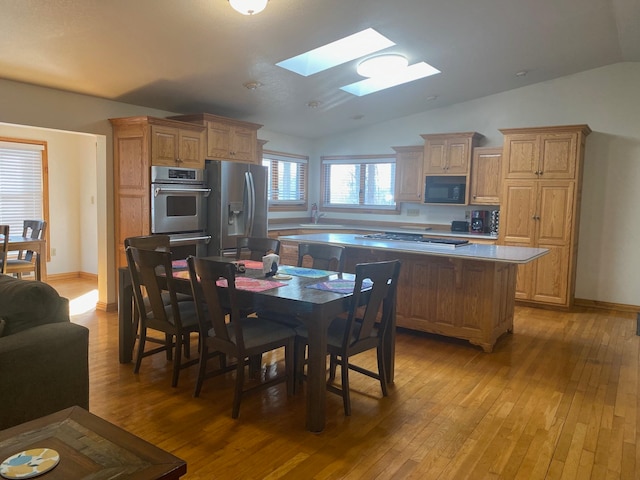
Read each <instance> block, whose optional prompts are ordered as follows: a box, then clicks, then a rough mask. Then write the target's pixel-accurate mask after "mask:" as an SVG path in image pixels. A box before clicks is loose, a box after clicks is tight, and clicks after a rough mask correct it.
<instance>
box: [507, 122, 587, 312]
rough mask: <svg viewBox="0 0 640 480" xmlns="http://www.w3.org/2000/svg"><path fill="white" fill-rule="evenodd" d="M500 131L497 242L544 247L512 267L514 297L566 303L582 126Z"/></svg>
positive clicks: (572, 269)
mask: <svg viewBox="0 0 640 480" xmlns="http://www.w3.org/2000/svg"><path fill="white" fill-rule="evenodd" d="M500 131H501V132H502V133H503V134H504V146H503V162H502V163H503V167H502V179H503V187H502V196H501V203H502V207H501V211H500V233H499V240H498V242H499V244H501V245H513V246H522V247H540V248H547V249H549V253H548V254H547V255H545V256H543V257H541V258H539V259H538V260H536V261H535V262H531V263H529V264H526V265H519V266H518V277H517V284H516V298H517V299H518V300H521V301H525V302H531V303H536V304H543V305H551V306H557V307H566V308H568V307H571V305H572V304H573V299H574V292H575V277H576V257H577V252H578V226H579V225H578V222H579V218H580V195H581V189H582V170H583V161H584V145H585V139H586V137H587V135H589V133H591V129H590V128H589V127H588V126H587V125H568V126H558V127H539V128H517V129H503V130H500Z"/></svg>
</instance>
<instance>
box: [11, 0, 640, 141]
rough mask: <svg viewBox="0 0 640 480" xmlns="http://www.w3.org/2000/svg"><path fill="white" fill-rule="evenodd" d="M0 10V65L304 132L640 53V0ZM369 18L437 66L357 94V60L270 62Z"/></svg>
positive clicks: (161, 3)
mask: <svg viewBox="0 0 640 480" xmlns="http://www.w3.org/2000/svg"><path fill="white" fill-rule="evenodd" d="M0 12H1V14H0V78H4V79H9V80H15V81H19V82H25V83H30V84H35V85H41V86H45V87H51V88H56V89H61V90H66V91H71V92H77V93H82V94H87V95H93V96H97V97H102V98H106V99H111V100H116V101H119V102H125V103H130V104H134V105H140V106H146V107H152V108H157V109H161V110H167V111H170V112H176V113H196V112H209V113H215V114H219V115H224V116H229V117H234V118H239V119H243V120H248V121H253V122H256V123H261V124H264V125H265V127H266V128H268V129H269V130H271V131H275V132H281V133H285V134H290V135H296V136H302V137H309V138H314V137H321V136H326V135H332V134H335V133H337V132H340V131H344V130H349V129H353V128H359V127H362V126H365V125H369V124H373V123H378V122H381V121H385V120H389V119H393V118H398V117H403V116H407V115H411V114H414V113H418V112H422V111H426V110H429V109H432V108H437V107H442V106H445V105H450V104H454V103H459V102H462V101H466V100H470V99H474V98H479V97H483V96H486V95H490V94H494V93H498V92H502V91H506V90H510V89H514V88H518V87H521V86H525V85H529V84H533V83H537V82H541V81H545V80H549V79H553V78H557V77H561V76H565V75H570V74H573V73H576V72H580V71H584V70H588V69H592V68H596V67H600V66H604V65H608V64H613V63H618V62H623V61H634V62H637V61H640V0H393V1H391V0H270V1H269V4H268V5H267V8H266V9H265V10H264V11H263V12H262V13H260V14H258V15H255V16H243V15H240V14H239V13H237V12H236V11H234V10H233V9H231V7H230V6H229V4H228V2H227V0H0ZM368 27H373V28H374V29H376V30H377V31H378V32H380V33H382V34H383V35H385V36H386V37H387V38H389V39H391V40H392V41H394V42H395V43H396V45H395V46H393V47H389V48H387V49H386V50H385V52H394V53H401V54H403V55H405V56H406V57H407V58H408V59H409V61H410V63H412V64H413V63H415V62H419V61H426V62H428V63H430V64H431V65H433V66H435V67H436V68H438V69H439V70H441V71H442V73H441V74H438V75H435V76H432V77H428V78H425V79H422V80H417V81H415V82H412V83H409V84H405V85H401V86H397V87H394V88H391V89H389V90H386V91H382V92H378V93H374V94H370V95H367V96H363V97H356V96H353V95H351V94H349V93H346V92H344V91H342V90H340V87H341V86H343V85H347V84H349V83H352V82H355V81H357V80H359V79H361V77H359V76H358V75H357V73H356V71H355V67H356V65H357V63H358V61H359V60H354V61H351V62H347V63H346V64H343V65H341V66H339V67H335V68H332V69H329V70H326V71H324V72H321V73H317V74H315V75H312V76H309V77H302V76H299V75H297V74H295V73H292V72H289V71H287V70H284V69H282V68H280V67H277V66H276V65H275V64H276V63H277V62H279V61H281V60H284V59H286V58H289V57H292V56H295V55H298V54H299V53H303V52H305V51H307V50H311V49H313V48H316V47H318V46H321V45H323V44H326V43H329V42H331V41H334V40H337V39H339V38H342V37H345V36H347V35H350V34H353V33H356V32H358V31H361V30H364V29H365V28H368ZM522 71H525V72H526V75H520V76H517V75H516V73H517V72H522ZM247 82H259V83H260V84H261V86H260V87H258V88H257V89H255V90H249V89H247V88H245V87H244V86H243V84H245V83H247ZM310 102H317V106H316V107H315V108H310V107H309V106H308V104H309V103H310Z"/></svg>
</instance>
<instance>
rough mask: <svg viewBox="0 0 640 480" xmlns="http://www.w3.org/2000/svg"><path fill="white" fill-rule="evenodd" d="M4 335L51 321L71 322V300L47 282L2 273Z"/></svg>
mask: <svg viewBox="0 0 640 480" xmlns="http://www.w3.org/2000/svg"><path fill="white" fill-rule="evenodd" d="M0 317H2V318H4V320H5V327H4V334H3V336H5V337H6V336H7V335H12V334H14V333H17V332H21V331H23V330H26V329H28V328H32V327H35V326H38V325H45V324H48V323H56V322H68V321H69V302H68V301H67V299H66V298H63V297H61V296H60V295H58V292H56V290H55V289H54V288H53V287H51V286H50V285H47V284H46V283H43V282H38V281H34V280H20V279H17V278H14V277H11V276H8V275H0Z"/></svg>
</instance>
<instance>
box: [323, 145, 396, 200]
mask: <svg viewBox="0 0 640 480" xmlns="http://www.w3.org/2000/svg"><path fill="white" fill-rule="evenodd" d="M395 178H396V160H395V157H394V156H389V155H357V156H348V157H322V180H323V188H322V206H323V208H356V209H362V208H366V209H375V210H393V211H395V210H396V203H395V200H394V192H395Z"/></svg>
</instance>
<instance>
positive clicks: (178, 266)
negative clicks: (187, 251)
mask: <svg viewBox="0 0 640 480" xmlns="http://www.w3.org/2000/svg"><path fill="white" fill-rule="evenodd" d="M171 268H173V269H174V270H186V268H187V261H186V260H173V261H172V262H171Z"/></svg>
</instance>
